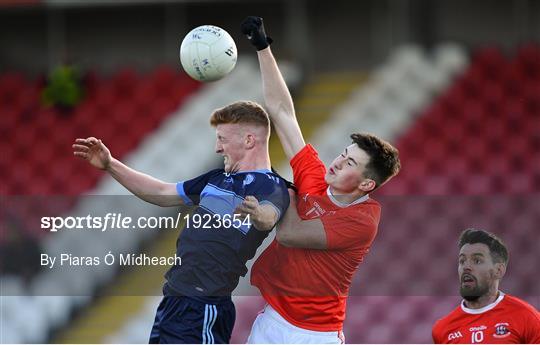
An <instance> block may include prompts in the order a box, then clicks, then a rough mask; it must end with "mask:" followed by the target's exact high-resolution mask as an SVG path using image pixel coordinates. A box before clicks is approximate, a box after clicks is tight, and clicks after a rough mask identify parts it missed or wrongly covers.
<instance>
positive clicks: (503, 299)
mask: <svg viewBox="0 0 540 345" xmlns="http://www.w3.org/2000/svg"><path fill="white" fill-rule="evenodd" d="M459 248H460V251H459V265H458V273H459V279H460V286H459V292H460V294H461V296H462V297H463V301H462V302H461V305H460V306H459V307H457V308H456V309H454V310H453V311H452V312H451V313H450V314H448V315H447V316H445V317H444V318H442V319H440V320H438V321H437V322H436V323H435V325H434V326H433V341H434V342H435V343H439V344H441V343H443V344H457V343H472V344H476V343H489V344H496V343H522V344H539V343H540V314H539V313H538V311H537V310H536V309H535V308H534V307H533V306H531V305H529V304H527V303H526V302H524V301H522V300H520V299H518V298H516V297H513V296H510V295H506V294H504V293H503V292H502V291H500V290H499V283H500V281H501V279H502V278H503V276H504V274H505V272H506V267H507V264H508V251H507V249H506V247H505V245H504V244H503V243H502V241H501V240H500V239H499V238H497V237H496V236H495V235H493V234H491V233H489V232H486V231H482V230H475V229H468V230H465V231H464V232H463V233H462V234H461V237H460V238H459Z"/></svg>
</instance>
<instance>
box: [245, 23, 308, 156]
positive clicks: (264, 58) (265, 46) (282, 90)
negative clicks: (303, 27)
mask: <svg viewBox="0 0 540 345" xmlns="http://www.w3.org/2000/svg"><path fill="white" fill-rule="evenodd" d="M241 28H242V32H243V33H244V34H245V35H246V36H247V38H248V39H249V40H250V42H251V43H252V44H253V45H254V46H255V48H257V56H258V58H259V64H260V68H261V76H262V81H263V94H264V101H265V103H266V108H267V110H268V114H269V115H270V119H271V120H272V123H273V124H274V128H275V130H276V133H277V135H278V137H279V140H280V141H281V145H282V146H283V150H284V151H285V155H286V156H287V158H288V159H289V160H291V159H292V158H293V157H294V156H295V155H296V154H297V153H298V152H299V151H300V150H301V149H302V148H303V147H304V146H305V145H306V143H305V141H304V137H303V135H302V131H301V130H300V126H299V125H298V120H297V119H296V114H295V112H294V104H293V101H292V97H291V94H290V92H289V89H288V88H287V84H285V80H284V79H283V76H282V75H281V71H280V70H279V68H278V65H277V63H276V60H275V58H274V55H273V54H272V51H271V50H270V46H269V43H271V42H272V41H271V39H270V38H269V37H267V36H266V33H265V31H264V25H263V21H262V18H259V17H248V18H246V19H245V20H244V22H242V26H241Z"/></svg>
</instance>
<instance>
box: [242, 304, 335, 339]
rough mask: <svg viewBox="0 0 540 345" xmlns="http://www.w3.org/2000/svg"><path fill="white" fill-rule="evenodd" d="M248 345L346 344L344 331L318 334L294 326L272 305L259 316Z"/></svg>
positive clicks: (267, 306) (252, 328)
mask: <svg viewBox="0 0 540 345" xmlns="http://www.w3.org/2000/svg"><path fill="white" fill-rule="evenodd" d="M247 342H248V344H344V343H345V338H344V337H343V332H342V331H334V332H318V331H311V330H309V329H303V328H300V327H297V326H295V325H292V324H291V323H290V322H288V321H287V320H285V319H284V318H283V317H282V316H281V315H279V313H278V312H277V311H275V310H274V308H272V307H271V306H270V305H268V304H267V305H266V307H265V308H264V310H263V311H262V312H260V313H259V315H257V318H256V319H255V322H254V323H253V327H251V333H250V335H249V338H248V340H247Z"/></svg>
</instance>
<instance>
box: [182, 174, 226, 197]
mask: <svg viewBox="0 0 540 345" xmlns="http://www.w3.org/2000/svg"><path fill="white" fill-rule="evenodd" d="M221 172H222V169H215V170H211V171H209V172H207V173H206V174H202V175H201V176H197V177H195V178H193V179H191V180H187V181H180V182H178V183H176V192H177V193H178V195H179V196H180V197H181V198H182V200H183V201H184V203H185V204H186V205H188V206H192V205H198V204H199V202H200V201H201V192H202V190H203V189H204V187H205V186H206V185H207V184H208V181H209V180H210V178H212V176H215V175H216V174H219V173H221Z"/></svg>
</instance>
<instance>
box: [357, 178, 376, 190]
mask: <svg viewBox="0 0 540 345" xmlns="http://www.w3.org/2000/svg"><path fill="white" fill-rule="evenodd" d="M375 187H377V183H376V182H375V181H374V180H372V179H370V178H366V179H364V180H362V182H360V184H359V185H358V189H360V190H361V191H362V192H364V193H369V192H371V191H372V190H374V189H375Z"/></svg>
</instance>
